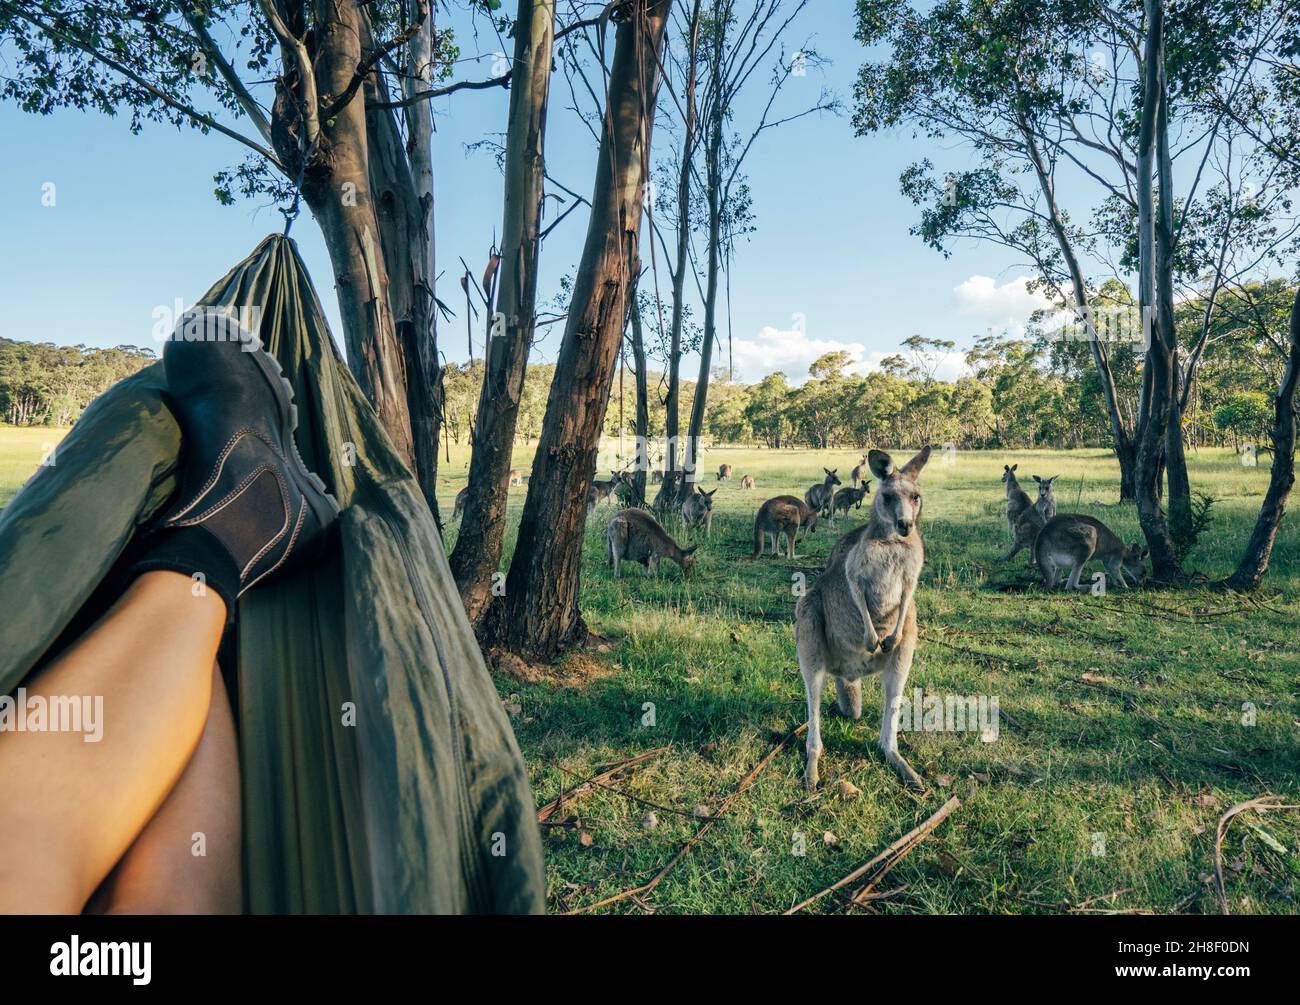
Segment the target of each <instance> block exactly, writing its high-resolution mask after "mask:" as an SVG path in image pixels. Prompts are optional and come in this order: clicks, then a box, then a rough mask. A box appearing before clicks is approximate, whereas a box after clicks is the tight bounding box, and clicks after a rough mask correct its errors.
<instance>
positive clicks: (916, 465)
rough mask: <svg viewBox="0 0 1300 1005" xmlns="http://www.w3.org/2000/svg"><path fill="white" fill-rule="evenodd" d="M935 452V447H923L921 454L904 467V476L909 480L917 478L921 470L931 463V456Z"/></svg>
mask: <svg viewBox="0 0 1300 1005" xmlns="http://www.w3.org/2000/svg"><path fill="white" fill-rule="evenodd" d="M933 452H934V448H933V447H929V446H927V447H923V448H922V449H921V452H920V453H919V454H917V455H916V456H915V457H913V458H912V459H911V460H910V461H908V462H907V463H906V464H904V465H903V474H905V475H907V476H908V477H909V478H915V477H916V476H917V475H919V474H920V473H921V469H922V468H923V467H925V466H926V464H928V463H929V462H930V454H932V453H933Z"/></svg>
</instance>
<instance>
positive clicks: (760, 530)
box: [754, 496, 818, 561]
mask: <svg viewBox="0 0 1300 1005" xmlns="http://www.w3.org/2000/svg"><path fill="white" fill-rule="evenodd" d="M817 520H818V516H817V511H816V510H815V509H812V508H811V507H809V506H808V504H807V503H805V502H804V501H803V500H802V499H798V498H796V497H795V496H777V497H776V498H775V499H769V500H767V501H766V502H765V503H763V505H762V506H760V507H759V509H758V515H757V516H756V517H754V557H755V558H761V557H762V555H763V552H764V551H766V550H767V535H768V534H771V535H772V554H773V555H779V554H781V535H782V534H784V535H785V540H786V558H788V559H790V560H792V561H793V560H794V559H795V558H796V557H797V556H796V555H795V553H794V546H795V539H796V538H797V537H798V536H799V531H800V530H801V529H803V530H806V531H807V532H808V533H810V534H811V533H814V532H815V531H816V530H817Z"/></svg>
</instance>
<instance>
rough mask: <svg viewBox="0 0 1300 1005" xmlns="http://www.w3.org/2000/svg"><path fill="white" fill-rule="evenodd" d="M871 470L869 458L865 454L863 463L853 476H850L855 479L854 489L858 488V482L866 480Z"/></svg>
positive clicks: (854, 471) (854, 470)
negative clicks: (868, 463)
mask: <svg viewBox="0 0 1300 1005" xmlns="http://www.w3.org/2000/svg"><path fill="white" fill-rule="evenodd" d="M869 470H870V468H868V467H867V457H866V455H865V454H864V455H863V456H862V463H861V464H859V465H858V466H857V467H856V468H854V469H853V473H852V475H850V477H851V478H852V479H853V487H854V488H857V487H858V482H860V481H865V480H866V477H867V472H868V471H869Z"/></svg>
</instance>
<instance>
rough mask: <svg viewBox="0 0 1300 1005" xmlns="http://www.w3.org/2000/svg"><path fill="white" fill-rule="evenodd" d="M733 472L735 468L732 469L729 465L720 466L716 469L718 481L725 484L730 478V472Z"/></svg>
mask: <svg viewBox="0 0 1300 1005" xmlns="http://www.w3.org/2000/svg"><path fill="white" fill-rule="evenodd" d="M734 470H735V468H733V467H732V466H731V465H730V464H724V465H722V466H721V467H720V468H718V481H720V482H725V481H726V480H727V479H728V478H730V477H731V472H732V471H734Z"/></svg>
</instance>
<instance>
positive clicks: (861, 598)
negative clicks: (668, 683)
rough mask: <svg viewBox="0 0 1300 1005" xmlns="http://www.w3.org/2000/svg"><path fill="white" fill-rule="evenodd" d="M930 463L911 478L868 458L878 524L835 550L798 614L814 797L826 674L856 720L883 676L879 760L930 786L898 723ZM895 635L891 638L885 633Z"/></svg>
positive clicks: (889, 463)
mask: <svg viewBox="0 0 1300 1005" xmlns="http://www.w3.org/2000/svg"><path fill="white" fill-rule="evenodd" d="M930 453H931V448H930V447H926V448H925V449H924V450H922V451H921V452H920V453H919V454H917V455H916V456H915V457H913V458H912V459H911V460H910V461H908V462H907V464H906V465H904V466H903V467H902V468H895V467H894V461H893V458H891V457H890V456H889V454H887V453H885V452H884V451H881V450H873V451H871V453H870V454H868V463H869V464H870V465H871V471H872V473H873V474H874V475H875V476H876V481H877V487H876V497H875V500H874V501H873V503H872V506H871V521H870V523H867V524H865V525H864V526H862V527H859V528H858V529H857V530H855V531H853V532H852V533H850V534H846V535H845V536H844V537H843V538H842V539H841V540H840V541H839V543H838V544H836V545H835V549H834V550H833V551H832V552H831V557H830V560H829V561H828V562H827V563H826V571H825V572H823V573H822V575H821V577H820V578H819V579H818V580H817V582H816V583H815V584H814V585H813V587H812V588H811V589H810V590H809V591H808V592H807V593H806V594H804V596H803V598H802V599H801V600H800V601H799V604H798V606H797V607H796V608H795V615H794V638H795V645H796V647H797V649H798V652H799V669H800V671H801V672H802V673H803V683H804V690H805V692H806V693H807V696H808V745H807V750H808V759H807V763H806V765H805V768H804V786H805V787H806V788H807V789H808V790H809V791H810V792H811V791H812V790H814V789H816V788H817V781H818V777H819V776H818V771H817V762H818V760H819V759H820V758H821V754H822V731H821V708H822V688H823V687H824V686H825V684H826V676H827V674H829V675H830V676H832V677H834V678H835V690H836V693H837V695H838V698H839V707H840V711H841V712H843V713H844V714H845V715H847V716H850V717H851V718H853V719H858V718H861V716H862V678H863V677H866V676H868V675H870V674H875V673H879V674H881V683H882V685H883V689H884V702H883V704H882V706H881V714H880V750H881V752H882V753H883V754H884V756H885V760H886V761H888V762H889V764H890V766H892V767H893V769H894V770H895V771H897V772H898V774H899V775H900V776H901V777H902V779H903V781H904V782H906V783H907V784H908V785H911V786H913V787H917V788H919V787H920V786H921V777H920V775H918V774H917V773H916V772H915V771H914V770H913V769H912V766H911V765H910V764H908V763H907V761H906V760H905V759H904V757H903V756H902V754H900V753H899V752H898V722H899V718H900V714H901V705H900V701H901V699H902V694H903V688H904V687H905V686H906V684H907V675H908V672H909V671H910V670H911V668H912V656H913V654H914V653H915V652H916V637H917V631H916V607H915V605H914V603H913V596H914V594H915V593H916V583H917V580H918V579H919V578H920V575H921V566H922V565H923V564H924V563H925V546H924V545H923V544H922V543H921V525H920V521H921V491H920V489H919V488H918V487H917V478H918V477H919V476H920V474H921V469H922V468H924V467H925V465H926V462H928V461H929V460H930ZM886 630H887V631H888V632H889V634H888V635H885V636H884V637H883V638H882V637H881V635H880V634H879V632H881V631H886Z"/></svg>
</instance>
